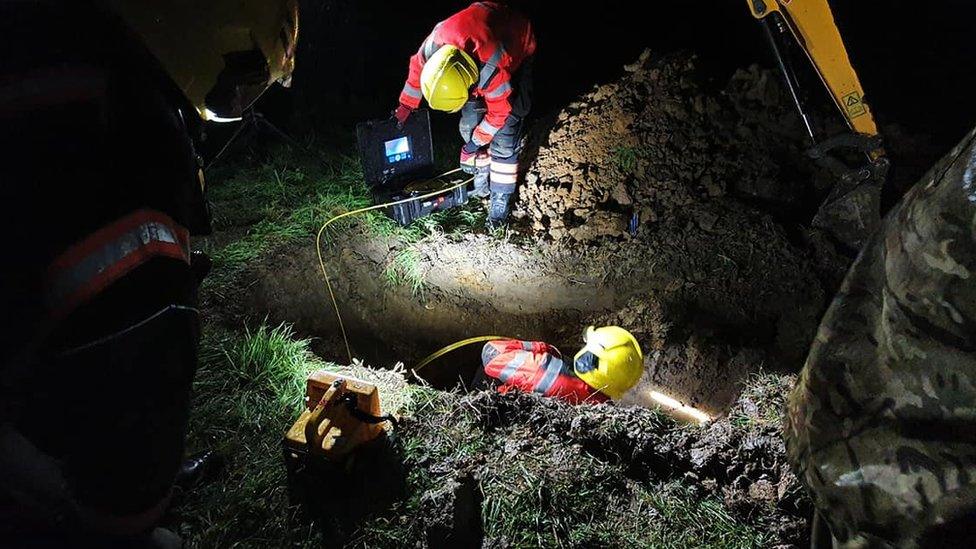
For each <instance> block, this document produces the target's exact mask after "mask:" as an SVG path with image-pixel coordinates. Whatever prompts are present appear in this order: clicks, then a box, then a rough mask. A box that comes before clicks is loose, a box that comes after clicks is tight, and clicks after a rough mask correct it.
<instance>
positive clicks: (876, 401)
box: [786, 130, 976, 547]
mask: <svg viewBox="0 0 976 549" xmlns="http://www.w3.org/2000/svg"><path fill="white" fill-rule="evenodd" d="M974 136H976V130H974V132H973V133H970V134H969V135H968V136H967V137H966V138H965V139H963V141H962V142H961V143H960V144H959V145H958V146H957V147H956V148H955V149H954V150H953V151H952V152H951V153H950V154H949V155H947V156H946V157H945V158H943V159H942V160H941V161H940V162H939V163H938V164H937V165H936V166H935V167H934V168H933V169H932V170H931V171H930V172H929V173H928V174H927V175H926V176H925V177H924V178H923V179H922V180H921V181H920V182H919V183H917V184H916V186H915V187H914V188H913V189H912V190H911V191H910V192H909V193H908V194H907V195H906V196H905V198H904V199H903V200H902V202H901V203H900V204H899V205H898V206H897V207H896V208H895V209H894V210H893V211H892V212H891V213H890V214H889V215H888V216H887V217H886V219H885V220H884V222H883V224H882V226H881V229H880V230H879V231H877V232H876V233H875V234H874V235H873V236H872V237H871V239H870V240H869V241H868V242H867V244H866V246H865V247H864V248H863V250H862V251H861V255H860V256H859V257H858V259H857V260H856V261H855V263H854V265H853V266H852V268H851V270H850V272H849V273H848V275H847V278H846V279H845V281H844V284H843V286H842V288H841V290H840V292H839V293H838V295H837V297H836V298H835V299H834V302H833V303H832V305H831V306H830V308H829V310H828V311H827V314H826V315H825V316H824V319H823V321H822V323H821V325H820V328H819V331H818V333H817V337H816V340H815V342H814V344H813V346H812V348H811V350H810V354H809V356H808V357H807V361H806V364H805V366H804V368H803V372H802V373H801V376H800V379H799V381H798V384H797V387H796V388H795V389H794V391H793V393H792V395H791V397H790V401H789V409H788V416H787V425H786V438H787V447H788V451H789V457H790V460H791V462H792V464H793V466H794V470H795V472H796V473H797V476H798V477H799V478H800V479H801V481H802V482H803V483H804V484H805V486H806V487H807V489H808V492H809V493H810V495H811V496H812V498H813V500H814V504H815V506H816V508H817V510H818V512H819V513H820V515H821V517H823V519H824V520H826V521H827V523H828V525H829V526H830V530H831V532H832V534H833V537H834V544H835V546H840V547H916V546H932V545H942V546H945V547H961V546H969V544H970V543H972V542H971V536H972V534H971V533H970V530H971V528H973V527H976V145H974Z"/></svg>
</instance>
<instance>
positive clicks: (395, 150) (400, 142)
mask: <svg viewBox="0 0 976 549" xmlns="http://www.w3.org/2000/svg"><path fill="white" fill-rule="evenodd" d="M385 145H386V161H387V162H388V163H390V164H393V163H394V162H402V161H404V160H410V159H411V158H413V154H411V152H410V138H409V137H399V138H397V139H391V140H389V141H387V142H386V143H385Z"/></svg>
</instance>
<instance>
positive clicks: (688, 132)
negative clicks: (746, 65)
mask: <svg viewBox="0 0 976 549" xmlns="http://www.w3.org/2000/svg"><path fill="white" fill-rule="evenodd" d="M802 146H803V144H802V131H801V130H800V128H799V126H798V125H797V122H796V120H795V117H794V116H793V115H792V111H791V110H790V108H789V102H788V101H787V100H786V99H785V97H784V96H783V90H781V89H780V88H779V86H778V83H777V80H776V78H775V76H774V75H772V74H770V73H768V72H765V71H760V70H758V69H755V68H752V69H750V70H747V71H740V72H739V73H737V74H736V75H735V76H734V77H733V79H732V81H731V82H730V83H729V84H728V85H727V86H726V87H725V88H724V89H719V90H710V89H708V88H706V87H705V86H703V85H702V84H701V83H700V78H699V76H698V74H697V71H696V66H695V60H694V58H693V57H690V56H684V55H676V56H654V55H651V54H650V53H649V52H645V54H644V55H642V56H641V58H640V59H639V60H637V62H635V63H634V64H632V65H628V66H627V67H625V76H624V77H623V78H622V79H621V80H620V81H618V82H616V83H613V84H609V85H606V86H602V87H598V88H595V89H594V90H593V92H592V93H590V94H587V95H585V96H583V97H581V98H580V99H579V101H576V102H574V103H572V104H570V105H568V106H567V107H566V108H565V109H563V110H562V111H561V112H560V113H559V114H558V115H556V116H555V117H554V118H553V119H550V120H548V121H547V122H545V123H542V124H540V125H538V126H537V127H536V130H535V131H534V132H533V134H532V137H531V140H530V144H529V146H528V147H527V149H526V158H525V159H524V161H525V162H526V163H527V164H528V169H527V175H526V178H525V181H524V182H523V183H522V185H521V187H520V191H519V194H520V198H519V201H518V203H517V204H516V208H515V212H514V215H515V218H516V223H515V228H514V235H515V236H514V237H510V238H506V239H497V238H493V237H490V236H488V235H483V234H475V235H464V236H449V235H442V234H435V235H433V236H430V237H427V238H425V239H424V240H422V241H421V242H419V243H415V244H412V245H411V246H412V248H413V251H414V252H416V254H418V255H419V258H420V261H419V271H420V272H421V273H422V275H423V278H424V281H425V285H424V289H423V291H422V292H420V293H419V294H418V293H414V292H412V291H411V290H410V289H409V288H405V287H391V286H390V285H389V284H388V283H387V281H386V277H385V276H384V270H385V269H386V268H387V266H388V265H390V263H391V261H393V258H394V256H395V254H396V253H397V252H398V251H400V247H401V246H402V245H400V244H396V243H393V242H391V241H388V240H386V239H378V238H373V239H370V238H366V237H364V236H362V235H359V234H351V235H343V236H342V237H341V239H340V240H341V242H338V243H333V244H331V245H329V246H328V248H327V249H326V262H327V265H328V270H329V272H330V274H331V275H332V276H333V284H334V287H335V290H336V295H337V297H338V299H339V302H340V308H341V310H342V314H343V319H344V320H345V325H346V329H347V332H348V336H349V340H350V343H351V344H352V347H353V354H354V355H355V356H358V357H362V358H364V359H366V360H367V361H368V362H371V363H373V364H374V365H377V366H383V365H387V364H392V363H394V362H397V361H402V362H404V363H406V364H407V365H411V364H413V363H415V362H416V361H417V360H419V359H420V358H422V357H423V356H425V355H427V354H428V353H430V352H432V351H433V350H435V349H437V348H439V347H441V346H443V345H446V344H448V343H452V342H454V341H457V340H460V339H464V338H467V337H472V336H475V335H484V334H494V335H503V336H513V337H518V338H524V339H532V340H543V341H548V342H550V343H554V344H556V345H558V346H560V348H561V349H562V350H563V351H564V352H565V353H566V354H570V355H571V354H574V353H575V352H576V350H577V349H578V347H579V345H580V343H579V338H580V334H581V332H582V329H583V328H584V327H585V326H586V325H588V324H608V323H613V324H618V325H620V326H623V327H625V328H627V329H628V330H630V331H631V332H633V333H634V334H635V336H636V337H637V338H638V340H639V341H640V343H641V345H642V348H643V349H644V351H645V366H646V368H645V376H644V379H643V380H642V383H641V384H640V386H639V387H637V388H636V389H635V390H634V391H632V392H631V394H630V395H628V397H627V399H626V400H627V401H628V402H630V403H635V404H644V403H646V402H648V392H649V389H655V390H661V391H663V392H665V393H667V394H670V395H672V396H674V397H676V398H678V399H679V400H682V401H683V402H685V403H688V404H692V405H695V406H698V407H701V408H703V409H705V410H706V411H708V412H711V413H717V412H721V411H722V410H724V409H725V408H726V407H727V406H728V405H729V404H730V403H731V402H732V401H733V400H734V399H735V397H736V395H737V392H738V387H739V382H740V381H741V380H742V379H743V378H744V377H745V376H747V375H748V374H749V373H750V372H754V371H757V370H758V369H760V368H763V369H766V370H778V371H796V370H798V368H799V366H800V365H801V363H802V358H803V356H804V354H805V352H806V349H807V347H808V345H809V342H810V341H811V339H812V337H813V335H814V332H815V329H816V325H817V322H818V319H819V316H820V314H821V313H822V310H823V308H824V307H825V295H826V293H827V291H829V288H826V289H825V287H829V286H830V284H831V283H834V282H835V281H836V273H837V272H838V271H839V270H842V265H843V260H842V259H837V256H836V254H834V253H833V252H832V248H831V246H830V245H829V242H826V241H825V240H824V239H823V238H822V235H819V234H818V233H816V231H814V230H811V229H809V228H808V221H809V217H811V216H812V214H813V212H814V211H815V209H816V208H815V206H816V204H817V203H818V202H817V200H818V199H819V198H818V196H819V195H818V194H817V193H818V192H820V191H821V190H824V189H821V188H820V187H819V186H818V185H820V183H819V182H818V177H817V173H816V172H815V170H813V169H812V168H810V167H809V166H807V165H806V164H804V163H803V161H802V160H798V159H802V158H803V155H802ZM818 189H819V190H818ZM811 205H812V207H811ZM838 265H840V267H838ZM256 275H257V276H256V277H255V278H256V283H255V284H254V285H253V286H251V287H250V288H249V289H248V291H247V296H246V297H245V300H246V301H247V302H248V304H249V309H251V310H253V311H258V312H259V314H263V313H264V312H267V313H268V314H269V315H270V316H271V318H273V319H276V320H285V321H288V322H292V323H294V324H295V326H296V328H297V329H298V330H299V331H300V332H301V333H304V334H307V335H311V336H315V337H317V338H319V339H318V342H317V347H318V350H319V351H320V352H321V353H322V354H324V355H325V356H326V358H329V359H333V360H341V359H344V356H345V352H344V349H343V347H342V344H341V340H340V339H338V338H337V334H338V330H337V325H336V322H335V316H334V313H333V312H332V308H331V305H330V303H329V300H328V296H327V294H326V292H325V287H324V282H323V280H322V277H321V273H320V271H319V266H318V262H317V261H316V254H315V250H314V247H313V246H312V245H304V246H297V247H294V248H292V249H289V250H285V251H284V252H282V253H279V254H276V257H275V258H274V262H273V263H272V262H269V263H267V264H264V265H261V266H258V267H257V268H256ZM477 351H478V347H477V346H475V347H474V348H473V349H468V350H467V351H465V352H460V353H458V354H456V355H453V356H452V357H450V358H449V359H447V360H445V361H444V364H441V365H437V366H432V367H431V369H430V370H429V371H427V372H424V373H425V377H427V378H428V379H429V380H430V381H431V383H433V384H434V385H435V386H448V385H453V384H455V383H457V382H459V381H460V382H462V383H463V382H465V381H466V380H468V379H470V376H471V374H472V373H473V372H474V370H475V368H476V367H477V366H478V364H479V360H478V355H477Z"/></svg>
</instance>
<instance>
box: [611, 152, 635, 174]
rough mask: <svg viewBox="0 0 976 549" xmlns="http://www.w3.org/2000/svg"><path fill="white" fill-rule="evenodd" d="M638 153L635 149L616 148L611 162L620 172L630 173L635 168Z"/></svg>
mask: <svg viewBox="0 0 976 549" xmlns="http://www.w3.org/2000/svg"><path fill="white" fill-rule="evenodd" d="M638 156H639V155H638V151H637V148H635V147H617V148H616V149H615V150H614V151H613V161H614V163H616V165H617V167H618V168H620V171H622V172H624V173H631V172H633V171H634V168H636V167H637V160H638Z"/></svg>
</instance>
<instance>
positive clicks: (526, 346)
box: [522, 341, 532, 351]
mask: <svg viewBox="0 0 976 549" xmlns="http://www.w3.org/2000/svg"><path fill="white" fill-rule="evenodd" d="M522 348H523V349H525V350H526V351H531V350H532V342H531V341H523V342H522Z"/></svg>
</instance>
